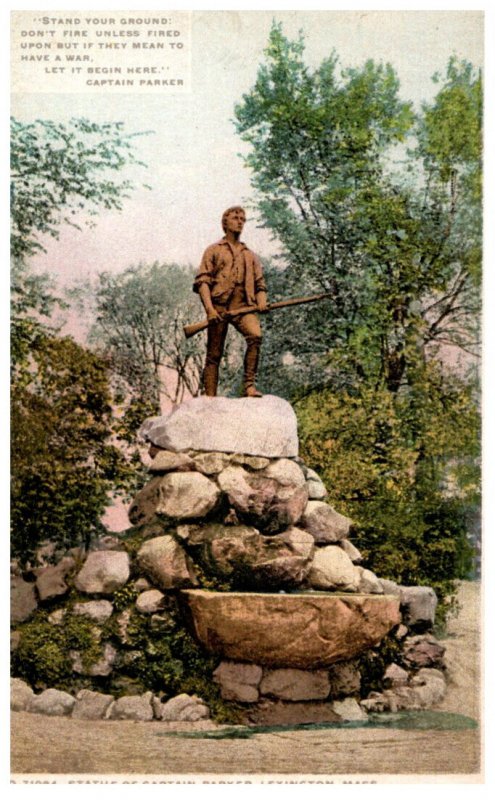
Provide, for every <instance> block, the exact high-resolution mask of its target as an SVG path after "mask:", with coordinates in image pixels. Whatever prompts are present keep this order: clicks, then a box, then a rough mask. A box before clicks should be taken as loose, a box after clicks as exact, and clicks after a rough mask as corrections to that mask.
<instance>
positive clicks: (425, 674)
mask: <svg viewBox="0 0 495 800" xmlns="http://www.w3.org/2000/svg"><path fill="white" fill-rule="evenodd" d="M410 684H411V686H413V687H414V689H415V691H416V693H417V697H418V699H419V701H420V702H421V703H422V704H423V707H424V708H429V707H430V706H433V705H435V704H436V703H440V702H441V701H442V700H443V699H444V697H445V693H446V691H447V682H446V680H445V677H444V674H443V672H442V671H441V670H439V669H428V668H426V667H424V668H423V669H420V670H419V671H418V672H417V673H416V675H414V677H413V678H411V680H410Z"/></svg>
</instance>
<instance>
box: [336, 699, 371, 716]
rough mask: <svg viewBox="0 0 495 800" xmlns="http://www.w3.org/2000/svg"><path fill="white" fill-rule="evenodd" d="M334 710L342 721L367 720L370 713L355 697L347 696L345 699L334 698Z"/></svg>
mask: <svg viewBox="0 0 495 800" xmlns="http://www.w3.org/2000/svg"><path fill="white" fill-rule="evenodd" d="M332 707H333V710H334V711H335V713H336V714H338V715H339V717H340V719H341V720H342V722H366V720H367V719H368V715H367V713H366V711H365V710H364V709H363V708H361V706H360V705H359V703H358V701H357V700H356V699H355V698H354V697H346V698H344V699H343V700H334V701H333V703H332Z"/></svg>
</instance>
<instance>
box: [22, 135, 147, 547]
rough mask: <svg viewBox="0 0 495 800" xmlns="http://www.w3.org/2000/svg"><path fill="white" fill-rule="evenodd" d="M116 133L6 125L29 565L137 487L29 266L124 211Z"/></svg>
mask: <svg viewBox="0 0 495 800" xmlns="http://www.w3.org/2000/svg"><path fill="white" fill-rule="evenodd" d="M131 138H132V137H130V136H128V135H125V134H124V133H123V131H122V126H121V125H120V124H119V125H114V124H109V125H96V124H93V123H90V122H88V121H87V120H71V122H69V123H68V124H67V125H63V124H61V125H56V124H55V123H53V122H50V121H49V120H37V121H35V122H33V123H30V124H27V125H24V124H22V123H20V122H18V121H16V120H12V148H11V158H12V204H11V212H12V256H13V269H12V283H13V287H12V288H13V292H12V315H11V345H12V381H11V414H12V416H11V422H12V426H11V440H12V473H13V477H12V506H11V512H12V514H11V516H12V550H13V555H15V556H16V557H17V558H19V560H20V561H21V563H25V562H26V561H28V560H29V559H30V557H31V555H32V553H33V552H34V550H35V549H36V547H37V545H38V544H39V543H40V541H44V540H46V539H51V540H52V541H54V542H55V543H56V544H57V545H58V546H60V547H68V546H70V545H75V544H87V543H88V542H89V540H90V539H91V537H92V536H93V535H94V534H95V533H96V532H97V531H99V530H102V525H101V523H100V521H99V520H100V516H101V514H102V512H103V510H104V509H105V507H106V506H107V505H108V494H109V493H110V491H112V492H119V491H123V490H124V489H125V487H129V486H130V485H132V484H133V483H134V482H135V481H136V470H135V468H134V469H131V462H130V460H129V459H127V458H125V457H124V456H123V454H122V452H121V451H120V450H119V449H117V447H116V446H115V443H114V441H113V437H114V430H113V409H112V405H113V398H112V395H111V392H110V389H109V385H108V368H107V364H106V362H105V361H104V360H102V359H101V358H100V357H99V356H97V355H95V354H94V353H91V352H90V351H89V350H87V349H86V348H83V347H81V346H80V345H78V344H76V342H75V341H73V340H72V339H71V338H70V337H60V336H59V333H58V330H57V329H56V327H55V326H54V324H53V322H52V314H53V311H54V309H55V308H57V307H61V306H63V303H62V301H61V300H60V299H59V298H57V297H56V296H55V295H54V293H53V283H52V281H51V280H50V278H49V277H48V276H47V275H41V276H38V275H34V274H32V273H31V272H30V270H29V265H28V258H29V257H30V256H32V255H33V254H34V253H36V252H38V251H40V250H43V245H42V242H41V240H40V239H41V237H42V236H43V235H50V236H54V237H57V236H58V232H59V227H60V226H61V225H63V224H64V223H68V224H73V225H78V224H79V222H80V220H81V219H83V218H84V215H85V214H86V215H89V216H90V217H92V216H94V215H95V214H96V213H97V210H98V208H101V207H104V208H109V209H110V208H120V207H121V203H122V200H123V199H124V198H125V197H126V196H127V194H128V192H129V191H130V189H131V186H132V184H131V182H130V181H129V180H120V179H119V178H118V177H117V173H120V172H121V171H122V170H123V169H124V167H125V166H126V165H128V164H130V163H139V162H136V160H135V158H134V156H133V154H132V151H131Z"/></svg>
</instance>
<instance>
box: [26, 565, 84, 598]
mask: <svg viewBox="0 0 495 800" xmlns="http://www.w3.org/2000/svg"><path fill="white" fill-rule="evenodd" d="M75 563H76V562H75V560H74V559H73V558H72V557H71V556H66V557H65V558H62V560H61V561H59V563H58V564H57V565H56V566H54V567H52V566H48V567H42V568H41V569H39V570H37V578H36V589H37V590H38V595H39V598H40V600H41V602H43V601H44V600H50V599H51V598H52V597H60V596H62V595H64V594H67V592H68V591H69V587H68V585H67V583H66V582H65V577H66V576H67V575H68V573H69V572H70V571H71V569H73V567H74V566H75Z"/></svg>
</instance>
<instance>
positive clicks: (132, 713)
mask: <svg viewBox="0 0 495 800" xmlns="http://www.w3.org/2000/svg"><path fill="white" fill-rule="evenodd" d="M152 697H153V695H152V693H151V692H146V693H145V694H142V695H134V696H127V697H119V698H118V700H116V701H115V702H114V704H113V705H112V706H111V707H110V711H109V714H108V719H132V720H135V721H137V722H149V721H150V720H152V719H153V707H152V705H151V700H152Z"/></svg>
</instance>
